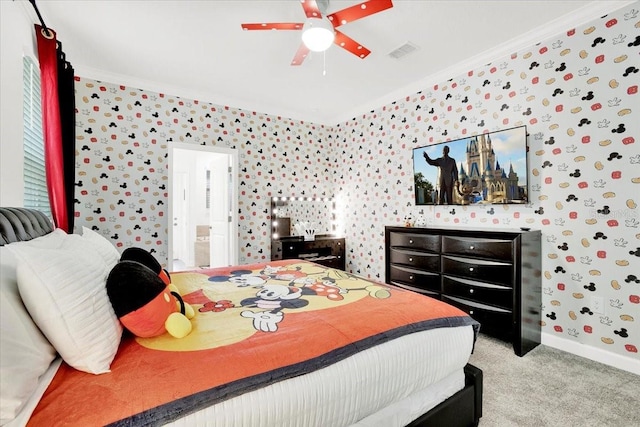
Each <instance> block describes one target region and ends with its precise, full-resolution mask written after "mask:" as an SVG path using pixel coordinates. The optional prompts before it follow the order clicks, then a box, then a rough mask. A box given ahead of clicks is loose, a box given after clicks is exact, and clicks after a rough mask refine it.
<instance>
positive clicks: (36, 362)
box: [0, 229, 67, 425]
mask: <svg viewBox="0 0 640 427" xmlns="http://www.w3.org/2000/svg"><path fill="white" fill-rule="evenodd" d="M66 235H67V234H66V233H65V232H64V231H62V230H60V229H58V230H55V231H53V232H52V233H49V234H47V235H45V236H41V237H38V238H36V239H33V240H29V241H27V242H16V243H11V244H10V245H5V246H0V328H1V330H2V333H1V334H0V425H4V424H6V423H7V422H9V421H10V420H12V419H14V418H15V417H16V415H17V414H18V413H19V412H20V410H21V409H22V408H23V407H24V404H25V402H27V400H28V399H29V397H30V396H31V395H32V394H33V393H34V391H35V389H36V387H37V385H38V381H39V378H40V376H41V375H43V374H44V373H45V372H46V371H47V368H48V367H49V365H50V364H51V362H52V361H53V360H54V357H55V355H56V350H55V349H54V348H53V346H52V345H51V344H50V343H49V341H47V339H46V338H45V337H44V335H43V334H42V332H41V331H40V329H38V326H36V324H35V323H34V322H33V319H31V316H30V315H29V313H28V312H27V309H26V308H25V306H24V304H23V303H22V300H21V298H20V294H19V292H18V283H17V277H16V268H17V263H18V260H17V258H16V256H15V254H14V252H13V248H14V247H16V248H19V247H50V248H55V247H59V246H60V245H61V244H62V241H63V240H64V239H65V238H66Z"/></svg>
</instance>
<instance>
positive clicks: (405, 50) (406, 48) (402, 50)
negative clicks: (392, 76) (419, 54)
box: [389, 42, 418, 59]
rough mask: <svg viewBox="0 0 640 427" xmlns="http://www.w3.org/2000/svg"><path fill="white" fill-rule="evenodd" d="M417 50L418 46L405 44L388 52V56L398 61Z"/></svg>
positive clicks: (409, 43)
mask: <svg viewBox="0 0 640 427" xmlns="http://www.w3.org/2000/svg"><path fill="white" fill-rule="evenodd" d="M417 49H418V46H416V45H415V44H413V43H411V42H406V43H405V44H403V45H402V46H400V47H399V48H397V49H395V50H392V51H391V52H389V56H390V57H392V58H395V59H400V58H402V57H403V56H407V55H408V54H410V53H411V52H414V51H416V50H417Z"/></svg>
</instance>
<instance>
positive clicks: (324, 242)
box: [271, 235, 345, 270]
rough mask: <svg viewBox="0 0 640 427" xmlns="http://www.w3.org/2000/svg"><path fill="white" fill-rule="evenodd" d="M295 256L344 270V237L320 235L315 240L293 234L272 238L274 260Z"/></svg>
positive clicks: (272, 256) (272, 258)
mask: <svg viewBox="0 0 640 427" xmlns="http://www.w3.org/2000/svg"><path fill="white" fill-rule="evenodd" d="M294 258H297V259H303V260H306V261H311V262H315V263H317V264H322V265H325V266H327V267H332V268H337V269H339V270H344V267H345V242H344V237H336V236H332V235H319V236H316V237H315V239H314V240H304V238H303V237H302V236H291V237H281V238H280V239H277V240H271V260H272V261H275V260H280V259H294Z"/></svg>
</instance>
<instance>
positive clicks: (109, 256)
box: [82, 227, 120, 271]
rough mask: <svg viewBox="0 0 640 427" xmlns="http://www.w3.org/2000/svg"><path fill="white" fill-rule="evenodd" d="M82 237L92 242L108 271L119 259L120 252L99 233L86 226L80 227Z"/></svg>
mask: <svg viewBox="0 0 640 427" xmlns="http://www.w3.org/2000/svg"><path fill="white" fill-rule="evenodd" d="M82 237H83V238H85V239H86V240H87V241H89V242H91V243H93V245H94V246H95V248H96V250H97V251H98V252H99V253H100V255H102V257H103V258H104V260H105V262H106V263H107V265H108V266H110V267H109V271H111V269H112V268H113V267H115V265H116V264H117V263H118V261H120V252H118V250H117V249H116V247H115V246H113V244H112V243H111V242H110V241H109V240H107V238H106V237H104V236H103V235H101V234H98V233H96V232H95V231H93V230H91V229H90V228H87V227H82Z"/></svg>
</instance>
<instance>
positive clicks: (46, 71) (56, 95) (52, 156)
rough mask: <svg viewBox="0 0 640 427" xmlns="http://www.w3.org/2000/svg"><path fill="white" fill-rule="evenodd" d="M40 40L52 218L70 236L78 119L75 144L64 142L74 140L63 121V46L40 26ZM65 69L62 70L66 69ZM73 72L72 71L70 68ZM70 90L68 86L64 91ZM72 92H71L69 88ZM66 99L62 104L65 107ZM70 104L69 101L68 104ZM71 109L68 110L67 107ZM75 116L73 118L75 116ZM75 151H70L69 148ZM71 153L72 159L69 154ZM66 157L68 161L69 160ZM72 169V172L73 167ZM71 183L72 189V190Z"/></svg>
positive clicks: (64, 113) (64, 111) (72, 127)
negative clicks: (60, 74) (61, 70)
mask: <svg viewBox="0 0 640 427" xmlns="http://www.w3.org/2000/svg"><path fill="white" fill-rule="evenodd" d="M35 28H36V40H37V43H38V60H39V62H40V85H41V95H42V127H43V133H44V135H43V136H44V153H45V168H46V179H47V187H48V191H49V203H50V205H51V214H52V216H53V221H54V223H55V225H56V227H59V228H62V229H63V230H64V231H66V232H73V216H74V213H73V200H74V199H73V187H74V186H73V179H74V175H75V174H74V172H73V171H74V169H73V166H72V165H74V162H75V159H74V158H73V156H75V129H74V128H75V118H72V119H71V120H73V124H72V126H71V130H72V132H73V134H72V138H71V139H72V140H71V141H66V145H67V147H66V149H65V141H63V135H66V139H67V140H68V139H69V138H70V136H69V129H68V125H67V128H66V130H65V128H64V127H63V123H62V121H61V117H62V118H64V119H65V121H67V122H68V121H69V118H68V117H69V113H68V108H63V105H64V104H65V101H64V98H68V95H62V96H61V94H60V88H61V84H60V77H61V76H59V59H60V56H61V55H62V60H63V61H64V53H62V52H61V49H59V47H60V45H59V43H58V41H57V40H56V34H55V32H54V31H53V30H52V29H50V28H47V29H44V28H43V27H41V26H40V25H37V24H36V25H35ZM63 68H64V67H62V68H61V69H63ZM69 68H70V67H69ZM71 80H72V82H73V68H71ZM65 86H68V83H64V84H63V85H62V87H65ZM67 91H68V88H67ZM73 92H74V89H73V83H72V84H71V93H72V94H73ZM61 99H62V104H61ZM71 99H72V100H71V102H72V104H71V108H72V109H74V108H75V106H73V104H74V103H75V99H74V97H73V95H72V96H71ZM67 103H68V101H67ZM67 107H68V106H67ZM72 116H73V114H72ZM70 145H71V146H72V147H73V149H72V150H69V146H70ZM70 152H71V158H70V156H69V153H70ZM65 153H67V156H66V157H67V158H66V159H65ZM65 164H66V165H67V166H66V169H67V177H66V179H65ZM70 165H71V168H69V166H70ZM69 183H70V186H69Z"/></svg>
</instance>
